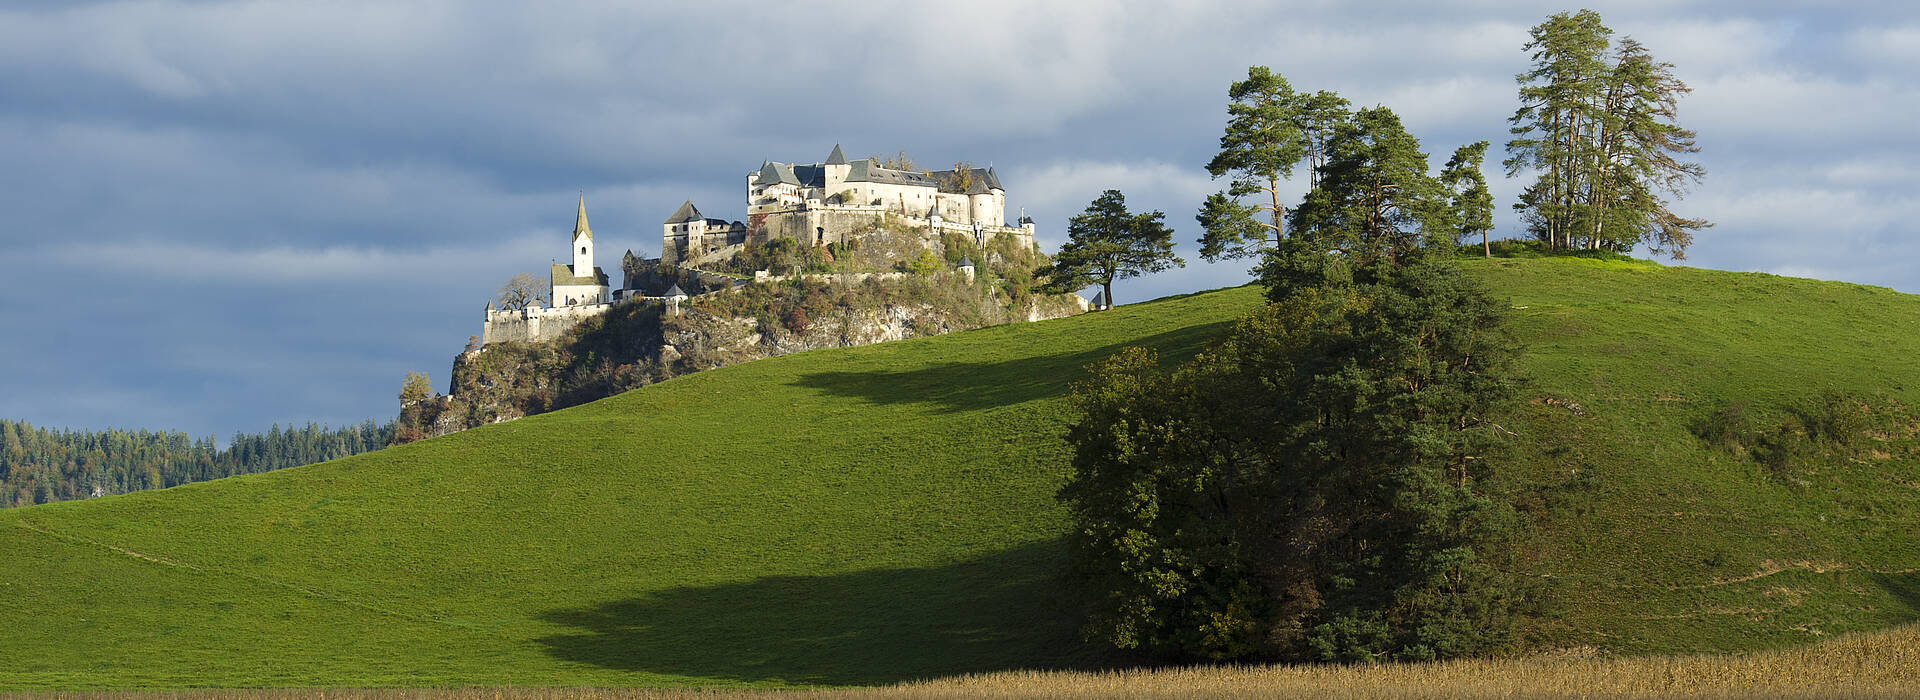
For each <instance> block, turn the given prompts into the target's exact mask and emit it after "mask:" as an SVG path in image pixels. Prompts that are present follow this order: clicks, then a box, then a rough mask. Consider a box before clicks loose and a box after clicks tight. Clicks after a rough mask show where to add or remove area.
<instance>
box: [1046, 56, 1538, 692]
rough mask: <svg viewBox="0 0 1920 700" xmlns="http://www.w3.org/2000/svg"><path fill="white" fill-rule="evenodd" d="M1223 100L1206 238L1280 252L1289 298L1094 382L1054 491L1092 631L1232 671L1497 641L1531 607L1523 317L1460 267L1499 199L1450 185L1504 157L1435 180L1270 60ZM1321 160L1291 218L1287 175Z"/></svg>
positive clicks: (1266, 258) (1401, 655)
mask: <svg viewBox="0 0 1920 700" xmlns="http://www.w3.org/2000/svg"><path fill="white" fill-rule="evenodd" d="M1230 95H1231V96H1232V98H1233V99H1234V108H1233V109H1232V110H1231V114H1232V117H1233V118H1232V119H1231V120H1230V121H1229V124H1228V126H1227V135H1226V136H1225V137H1223V138H1222V139H1221V145H1222V152H1221V156H1220V157H1219V158H1216V159H1215V160H1214V167H1215V171H1216V172H1217V173H1219V174H1221V175H1223V176H1230V177H1232V178H1233V184H1232V186H1231V187H1230V188H1229V189H1228V190H1227V191H1225V192H1222V193H1220V194H1218V195H1215V196H1214V197H1212V198H1209V200H1208V202H1207V203H1206V205H1205V209H1203V212H1202V214H1201V219H1202V221H1203V222H1207V223H1208V224H1209V228H1208V231H1207V238H1205V239H1203V240H1202V243H1203V245H1204V246H1206V251H1205V254H1207V255H1209V256H1219V257H1233V256H1243V255H1251V254H1258V255H1261V256H1262V264H1261V266H1260V268H1259V275H1260V281H1261V283H1262V284H1264V285H1265V286H1266V288H1267V291H1268V297H1269V301H1270V302H1271V303H1270V304H1269V305H1268V306H1267V307H1265V308H1264V309H1261V310H1260V311H1258V312H1256V313H1254V314H1252V315H1250V316H1247V317H1245V318H1242V319H1241V320H1240V321H1239V322H1238V323H1237V324H1236V325H1235V326H1234V327H1233V329H1232V330H1231V331H1230V332H1229V334H1228V335H1227V337H1226V338H1225V339H1223V340H1222V341H1220V342H1219V343H1218V344H1216V345H1215V346H1213V347H1212V348H1210V349H1209V350H1208V351H1206V352H1204V353H1202V354H1201V355H1200V356H1199V357H1198V358H1196V359H1194V360H1193V361H1191V362H1189V363H1186V364H1184V365H1182V366H1180V367H1177V368H1173V369H1171V370H1169V369H1165V368H1162V367H1161V366H1160V361H1159V358H1157V357H1155V356H1154V354H1153V353H1152V352H1150V351H1146V350H1141V349H1137V348H1136V349H1128V350H1125V351H1122V352H1120V353H1118V354H1116V355H1115V356H1114V357H1112V358H1110V359H1108V360H1106V361H1104V362H1101V363H1099V364H1097V365H1095V366H1094V367H1093V368H1092V377H1091V378H1090V379H1088V380H1086V381H1085V382H1083V383H1082V384H1081V385H1079V386H1078V387H1076V391H1075V394H1074V396H1075V400H1076V401H1077V402H1078V404H1079V408H1080V410H1081V412H1082V414H1081V415H1082V418H1081V419H1080V420H1079V422H1078V423H1076V424H1075V425H1074V426H1073V427H1072V428H1071V430H1070V432H1069V436H1068V441H1069V442H1070V443H1071V444H1072V446H1073V449H1074V459H1073V475H1072V477H1071V478H1070V480H1069V482H1068V483H1067V484H1066V486H1065V487H1063V489H1062V490H1061V493H1060V496H1061V499H1062V500H1063V501H1065V502H1066V503H1067V505H1068V507H1069V508H1070V510H1071V512H1072V513H1073V516H1074V520H1075V528H1074V532H1073V538H1072V541H1073V543H1074V551H1075V559H1074V561H1075V564H1074V567H1075V569H1074V571H1075V575H1074V576H1073V580H1074V581H1076V582H1077V583H1078V584H1079V585H1078V587H1079V590H1080V591H1081V593H1082V594H1083V600H1084V603H1085V605H1086V610H1087V615H1088V624H1087V628H1086V631H1087V633H1088V636H1089V637H1090V638H1091V639H1094V640H1098V641H1101V642H1104V643H1107V644H1111V645H1113V646H1115V647H1118V648H1121V649H1143V650H1149V651H1154V652H1159V653H1164V654H1170V655H1177V656H1186V657H1198V658H1207V659H1214V660H1247V659H1317V660H1340V661H1370V660H1378V659H1431V658H1439V657H1448V656H1460V655H1470V654H1478V653H1485V652H1486V651H1488V650H1490V649H1494V648H1498V647H1500V646H1501V645H1503V644H1505V643H1506V642H1507V640H1508V639H1509V637H1510V635H1511V630H1512V628H1513V622H1512V621H1513V618H1514V611H1515V609H1516V605H1517V603H1518V602H1519V601H1521V600H1523V599H1524V593H1525V591H1524V589H1523V588H1522V587H1521V586H1520V585H1519V584H1518V583H1517V581H1518V579H1517V578H1516V577H1515V576H1513V575H1512V574H1511V573H1510V567H1508V566H1507V565H1508V563H1509V561H1510V560H1511V557H1512V552H1513V545H1514V542H1515V539H1516V536H1517V534H1518V532H1519V527H1520V523H1519V521H1518V519H1517V517H1516V516H1515V514H1514V511H1513V509H1512V507H1511V505H1510V504H1508V503H1506V502H1504V501H1502V500H1501V499H1500V498H1499V496H1498V494H1499V493H1500V490H1499V488H1498V486H1497V484H1496V479H1497V477H1498V475H1497V474H1496V471H1495V469H1494V465H1495V464H1496V459H1495V458H1496V457H1497V455H1498V451H1499V446H1500V441H1499V438H1500V437H1501V429H1500V428H1499V427H1498V426H1497V425H1496V424H1495V423H1493V422H1492V420H1491V419H1490V417H1495V416H1499V415H1501V414H1502V412H1503V411H1504V410H1505V409H1506V407H1507V406H1508V402H1509V401H1510V398H1511V380H1510V379H1509V373H1510V372H1509V367H1510V366H1511V356H1512V351H1511V349H1510V347H1511V346H1510V344H1509V343H1508V342H1507V340H1506V338H1505V336H1504V331H1503V330H1502V329H1503V327H1504V326H1503V323H1504V321H1503V318H1504V316H1503V315H1504V313H1505V306H1504V305H1502V304H1500V303H1497V302H1495V301H1493V300H1492V299H1491V298H1490V297H1489V296H1488V295H1487V294H1486V293H1485V292H1484V291H1483V290H1481V289H1480V288H1478V287H1477V286H1476V285H1475V283H1474V282H1473V281H1472V279H1471V278H1468V277H1466V276H1464V275H1463V274H1461V273H1459V272H1457V271H1456V270H1455V269H1454V267H1453V265H1452V262H1451V261H1452V259H1453V257H1454V255H1455V253H1454V241H1455V237H1456V236H1458V235H1460V234H1461V233H1463V232H1466V231H1469V230H1472V229H1471V228H1470V227H1471V226H1473V225H1479V224H1477V223H1476V222H1480V221H1484V220H1485V216H1484V214H1485V209H1486V207H1487V206H1488V203H1487V200H1488V198H1486V197H1484V196H1480V195H1479V194H1478V193H1479V192H1484V183H1479V184H1478V186H1477V187H1474V186H1458V187H1455V186H1450V185H1453V184H1459V183H1474V182H1475V180H1474V179H1473V178H1471V177H1464V176H1461V175H1457V174H1454V173H1452V172H1451V171H1454V170H1456V169H1476V170H1477V167H1478V155H1479V154H1481V153H1484V151H1485V148H1486V144H1485V143H1480V144H1474V145H1472V146H1470V147H1468V148H1464V149H1462V150H1461V151H1460V152H1458V153H1457V154H1456V157H1455V158H1454V161H1455V162H1454V164H1453V165H1450V166H1449V168H1448V171H1449V172H1447V173H1443V174H1441V175H1440V176H1437V177H1436V176H1434V175H1432V174H1430V173H1429V172H1428V167H1427V160H1426V155H1425V154H1424V153H1422V152H1421V151H1420V144H1419V141H1418V140H1417V139H1416V138H1414V137H1413V136H1412V135H1411V134H1409V133H1407V131H1406V130H1405V129H1404V128H1403V127H1402V125H1401V123H1400V121H1399V119H1398V118H1397V117H1395V116H1394V114H1393V112H1392V111H1390V110H1388V109H1386V108H1384V107H1374V108H1369V109H1362V110H1358V111H1356V112H1353V113H1350V114H1345V113H1339V112H1338V111H1337V110H1339V109H1343V107H1342V105H1344V104H1345V103H1344V102H1343V101H1341V100H1339V99H1338V98H1337V97H1335V96H1332V95H1331V94H1330V93H1326V92H1321V93H1315V94H1313V95H1309V96H1304V97H1303V96H1301V95H1298V94H1296V93H1294V92H1292V90H1291V89H1290V88H1289V87H1288V86H1287V84H1286V81H1285V80H1284V79H1283V78H1281V77H1280V76H1278V75H1275V74H1272V73H1271V72H1269V71H1267V70H1266V69H1264V68H1255V69H1253V70H1252V71H1250V72H1249V76H1248V80H1247V81H1246V82H1241V83H1236V84H1234V86H1233V88H1232V90H1231V92H1230ZM1306 107H1313V109H1315V110H1320V111H1311V112H1309V111H1302V110H1303V109H1304V108H1306ZM1303 114H1305V115H1308V116H1307V117H1302V116H1300V115H1303ZM1303 124H1304V125H1309V126H1311V125H1313V124H1330V125H1331V126H1329V127H1315V128H1325V129H1326V130H1325V131H1324V132H1313V131H1308V130H1304V129H1303V128H1302V125H1303ZM1262 132H1264V133H1267V134H1268V135H1277V136H1279V137H1284V138H1282V139H1275V138H1263V137H1261V136H1260V133H1262ZM1285 139H1291V141H1286V140H1285ZM1287 143H1290V144H1291V145H1285V144H1287ZM1276 144H1279V145H1278V146H1277V145H1276ZM1303 160H1304V161H1306V162H1308V163H1310V164H1312V165H1311V167H1312V170H1313V172H1314V179H1313V186H1312V189H1311V191H1310V192H1309V194H1308V195H1307V196H1306V198H1305V201H1303V202H1301V203H1300V205H1299V206H1297V207H1294V208H1292V209H1290V210H1289V209H1287V208H1285V207H1283V205H1281V204H1280V203H1279V202H1280V200H1279V197H1278V194H1277V193H1278V191H1279V179H1280V178H1284V177H1287V176H1289V175H1290V169H1291V168H1292V167H1294V165H1295V164H1297V163H1299V162H1301V161H1303ZM1116 194H1117V193H1116ZM1246 195H1260V196H1261V198H1260V199H1258V200H1256V201H1255V202H1254V203H1251V204H1246V203H1242V202H1241V201H1240V200H1239V197H1240V196H1246ZM1115 199H1117V197H1116V198H1115Z"/></svg>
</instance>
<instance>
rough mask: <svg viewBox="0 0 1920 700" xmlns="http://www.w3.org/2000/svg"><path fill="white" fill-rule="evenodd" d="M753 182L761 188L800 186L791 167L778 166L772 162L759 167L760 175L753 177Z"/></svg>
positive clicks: (798, 179)
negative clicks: (777, 185) (776, 185)
mask: <svg viewBox="0 0 1920 700" xmlns="http://www.w3.org/2000/svg"><path fill="white" fill-rule="evenodd" d="M753 181H754V183H755V184H758V185H760V186H761V187H767V186H770V185H774V184H782V185H793V186H796V187H798V186H799V185H800V178H798V177H795V176H794V174H793V166H790V165H780V164H777V163H774V162H773V161H767V163H766V164H765V165H762V166H760V174H759V175H756V176H754V179H753Z"/></svg>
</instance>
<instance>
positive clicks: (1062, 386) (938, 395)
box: [796, 321, 1230, 411]
mask: <svg viewBox="0 0 1920 700" xmlns="http://www.w3.org/2000/svg"><path fill="white" fill-rule="evenodd" d="M1229 326H1230V322H1228V321H1218V322H1214V323H1207V324H1201V325H1196V326H1189V327H1186V328H1181V329H1179V330H1174V331H1168V332H1166V333H1161V334H1159V335H1154V336H1149V337H1146V338H1141V339H1138V340H1134V341H1130V342H1126V343H1115V344H1112V345H1107V346H1103V347H1099V348H1094V349H1092V350H1086V351H1082V352H1075V353H1062V354H1058V355H1042V356H1035V357H1023V358H1020V359H1017V360H1006V361H1001V362H947V363H942V364H939V365H933V366H930V367H925V368H922V369H916V370H911V371H905V372H889V371H867V372H833V371H830V372H814V373H811V374H806V375H802V376H801V377H800V378H799V380H798V381H797V382H796V383H797V384H798V385H800V386H804V387H810V388H814V389H820V390H822V391H826V392H828V393H831V394H835V395H839V396H850V397H855V398H861V399H866V400H867V401H871V402H873V403H877V404H903V403H928V404H937V405H939V406H941V407H943V408H945V409H946V410H949V411H972V410H978V409H984V408H995V407H999V406H1011V405H1014V404H1019V403H1025V402H1027V401H1032V400H1034V399H1040V398H1046V397H1051V396H1060V395H1064V394H1065V393H1066V392H1067V387H1068V385H1069V384H1071V383H1073V382H1075V381H1078V380H1079V379H1081V378H1082V377H1085V376H1086V366H1087V365H1090V364H1093V363H1094V362H1097V361H1100V360H1103V359H1106V358H1107V357H1108V356H1109V355H1112V354H1113V353H1115V352H1117V351H1119V350H1120V349H1121V348H1123V347H1128V346H1138V347H1148V348H1154V349H1157V350H1159V351H1160V360H1161V362H1162V363H1163V364H1165V365H1167V366H1172V365H1174V364H1178V363H1181V362H1185V361H1186V360H1188V359H1190V358H1192V357H1193V356H1194V355H1195V354H1197V353H1199V352H1200V350H1201V349H1202V348H1203V347H1204V346H1205V345H1206V343H1207V342H1208V341H1211V340H1213V339H1215V338H1218V337H1220V336H1222V335H1223V334H1225V333H1226V331H1227V328H1228V327H1229Z"/></svg>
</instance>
